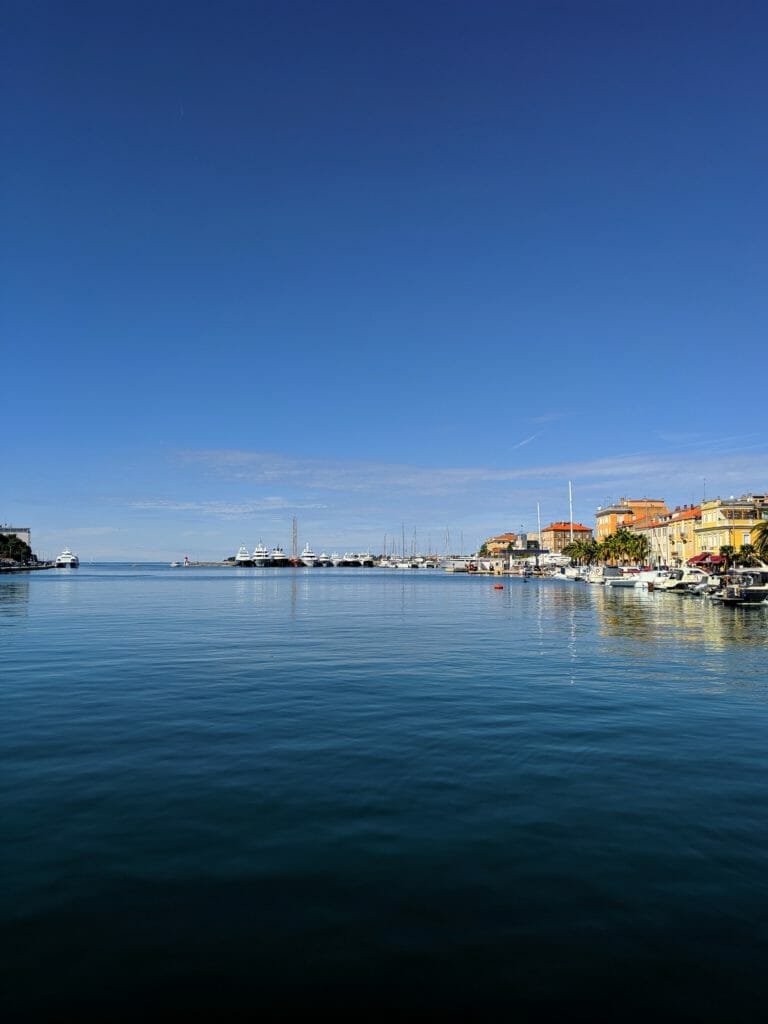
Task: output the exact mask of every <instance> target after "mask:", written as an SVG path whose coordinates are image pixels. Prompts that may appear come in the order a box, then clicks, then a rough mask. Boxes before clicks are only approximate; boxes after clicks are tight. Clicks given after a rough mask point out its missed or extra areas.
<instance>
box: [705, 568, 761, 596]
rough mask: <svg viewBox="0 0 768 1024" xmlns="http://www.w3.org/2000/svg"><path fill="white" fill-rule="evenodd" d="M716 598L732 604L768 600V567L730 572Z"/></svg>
mask: <svg viewBox="0 0 768 1024" xmlns="http://www.w3.org/2000/svg"><path fill="white" fill-rule="evenodd" d="M715 599H716V600H719V601H720V602H721V603H722V604H730V605H735V604H738V605H760V604H763V603H764V602H766V601H768V567H766V568H760V569H737V570H735V571H733V572H730V573H729V574H728V575H727V576H726V578H725V581H724V585H723V587H722V589H721V590H720V591H719V592H718V593H717V594H716V595H715Z"/></svg>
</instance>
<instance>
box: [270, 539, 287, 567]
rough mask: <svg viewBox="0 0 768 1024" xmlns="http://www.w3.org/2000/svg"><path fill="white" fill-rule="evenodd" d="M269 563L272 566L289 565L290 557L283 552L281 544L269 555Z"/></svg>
mask: <svg viewBox="0 0 768 1024" xmlns="http://www.w3.org/2000/svg"><path fill="white" fill-rule="evenodd" d="M269 562H270V565H287V564H288V555H286V553H285V552H284V551H283V549H282V548H281V547H280V545H279V544H278V545H277V546H276V547H274V548H272V551H271V552H270V555H269Z"/></svg>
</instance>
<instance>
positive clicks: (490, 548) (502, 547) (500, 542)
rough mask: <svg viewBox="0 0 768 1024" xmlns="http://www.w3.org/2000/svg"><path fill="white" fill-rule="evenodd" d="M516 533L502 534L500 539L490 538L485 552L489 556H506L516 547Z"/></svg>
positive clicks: (486, 543)
mask: <svg viewBox="0 0 768 1024" xmlns="http://www.w3.org/2000/svg"><path fill="white" fill-rule="evenodd" d="M516 540H517V534H516V533H500V534H499V535H498V537H489V538H488V540H487V541H486V542H485V550H486V551H487V552H488V554H489V555H504V554H506V553H507V551H508V550H509V549H510V548H513V547H514V546H515V541H516Z"/></svg>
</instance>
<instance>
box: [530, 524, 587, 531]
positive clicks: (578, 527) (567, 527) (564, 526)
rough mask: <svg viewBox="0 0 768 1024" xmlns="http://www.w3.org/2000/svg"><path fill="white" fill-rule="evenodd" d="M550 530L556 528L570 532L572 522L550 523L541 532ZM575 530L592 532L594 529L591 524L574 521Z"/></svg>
mask: <svg viewBox="0 0 768 1024" xmlns="http://www.w3.org/2000/svg"><path fill="white" fill-rule="evenodd" d="M550 530H556V531H560V530H567V531H568V532H569V533H570V530H571V524H570V523H562V522H561V523H550V525H549V526H544V527H542V530H541V532H542V533H547V532H548V531H550ZM573 532H574V533H592V529H591V527H589V526H583V525H582V524H581V523H574V524H573Z"/></svg>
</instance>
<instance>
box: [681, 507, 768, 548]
mask: <svg viewBox="0 0 768 1024" xmlns="http://www.w3.org/2000/svg"><path fill="white" fill-rule="evenodd" d="M766 519H768V496H767V495H765V494H743V495H742V496H741V497H740V498H734V497H733V496H731V497H730V498H713V499H711V500H710V501H702V503H701V522H700V523H699V524H698V525H697V526H696V527H695V534H696V554H701V553H703V552H705V551H709V552H711V553H713V554H717V552H718V551H719V550H720V548H721V547H732V548H735V549H736V551H738V550H739V548H740V547H742V545H744V544H751V543H752V540H751V534H752V531H753V530H754V528H755V527H756V526H757V525H758V524H759V523H761V522H763V520H766Z"/></svg>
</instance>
